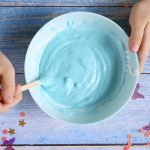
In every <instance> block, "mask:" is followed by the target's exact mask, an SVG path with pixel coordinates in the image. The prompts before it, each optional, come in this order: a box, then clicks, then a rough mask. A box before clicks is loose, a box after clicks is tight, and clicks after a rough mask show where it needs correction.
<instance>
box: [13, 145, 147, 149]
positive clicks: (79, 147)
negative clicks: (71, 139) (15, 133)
mask: <svg viewBox="0 0 150 150" xmlns="http://www.w3.org/2000/svg"><path fill="white" fill-rule="evenodd" d="M13 147H14V148H15V150H122V147H123V146H13ZM131 149H132V150H149V147H147V146H132V147H131Z"/></svg>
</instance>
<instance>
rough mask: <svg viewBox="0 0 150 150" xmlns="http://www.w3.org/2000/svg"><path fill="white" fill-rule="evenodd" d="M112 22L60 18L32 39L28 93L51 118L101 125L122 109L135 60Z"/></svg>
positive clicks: (132, 80)
mask: <svg viewBox="0 0 150 150" xmlns="http://www.w3.org/2000/svg"><path fill="white" fill-rule="evenodd" d="M127 43H128V37H127V35H126V34H125V32H124V31H123V30H122V29H121V28H120V27H119V26H118V25H117V24H115V23H114V22H112V21H111V20H109V19H107V18H105V17H103V16H101V15H97V14H93V13H88V12H75V13H68V14H65V15H62V16H59V17H57V18H55V19H53V20H51V21H50V22H48V23H47V24H46V25H44V26H43V27H42V28H41V29H40V30H39V31H38V33H37V34H36V35H35V36H34V38H33V40H32V41H31V43H30V46H29V48H28V51H27V55H26V60H25V77H26V81H27V82H31V81H34V80H40V83H41V86H39V87H36V88H33V89H31V90H30V93H31V95H32V97H33V98H34V100H35V101H36V103H37V104H38V105H39V106H40V107H41V109H43V110H44V111H45V112H46V113H48V114H49V115H51V116H53V117H55V118H57V119H60V120H63V121H67V122H70V123H77V124H87V123H94V122H98V121H102V120H104V119H106V118H108V117H110V116H112V115H113V114H115V113H116V112H118V111H119V110H120V108H122V106H123V105H124V104H125V103H126V102H127V101H128V99H129V97H130V96H131V94H132V93H133V89H134V88H135V84H136V82H137V72H138V62H137V56H136V54H133V53H131V52H130V50H129V49H128V45H127Z"/></svg>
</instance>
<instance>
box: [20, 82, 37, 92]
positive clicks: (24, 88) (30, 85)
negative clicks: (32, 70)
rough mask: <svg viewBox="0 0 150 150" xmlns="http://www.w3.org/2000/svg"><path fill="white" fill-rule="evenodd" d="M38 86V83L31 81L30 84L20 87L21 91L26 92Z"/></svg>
mask: <svg viewBox="0 0 150 150" xmlns="http://www.w3.org/2000/svg"><path fill="white" fill-rule="evenodd" d="M39 85H40V82H39V81H38V80H37V81H33V82H31V83H28V84H25V85H23V86H22V87H21V91H22V92H23V91H26V90H29V89H31V88H33V87H36V86H39Z"/></svg>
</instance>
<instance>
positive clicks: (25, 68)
mask: <svg viewBox="0 0 150 150" xmlns="http://www.w3.org/2000/svg"><path fill="white" fill-rule="evenodd" d="M68 15H70V16H72V15H73V16H74V15H78V16H79V15H93V16H96V17H101V18H102V19H104V20H106V21H107V22H109V23H110V24H112V25H114V26H116V27H117V28H118V29H119V30H121V31H122V33H123V32H124V30H123V29H122V28H121V27H120V26H119V25H118V24H116V23H115V22H114V21H112V20H111V19H109V18H106V17H105V16H102V15H100V14H96V13H92V12H86V11H84V12H71V13H65V14H63V15H60V16H58V17H56V18H54V19H52V20H50V21H48V22H47V23H46V24H45V25H44V26H42V27H41V28H40V29H39V30H38V32H37V33H36V34H35V35H34V37H33V38H32V40H31V42H30V44H29V47H28V49H27V53H26V56H25V64H24V70H25V80H26V82H27V83H29V82H31V81H30V77H29V72H28V71H29V69H28V68H29V66H30V59H29V58H30V57H31V56H30V54H31V51H32V48H31V47H32V46H33V40H35V39H36V38H37V36H39V35H40V34H41V33H42V30H44V27H45V26H48V25H49V24H50V23H51V22H52V21H53V22H55V20H56V19H59V18H63V17H66V16H68ZM124 35H125V36H126V39H128V36H127V34H126V33H125V32H124ZM131 55H132V56H133V58H134V60H133V62H134V65H135V67H136V68H135V69H136V74H135V75H134V77H133V78H132V79H133V80H134V81H133V83H132V85H130V86H132V88H130V89H131V90H130V91H129V93H128V95H126V101H125V102H124V104H123V105H121V107H120V108H119V109H117V111H115V112H113V113H112V114H111V115H109V116H107V117H106V118H103V119H101V120H98V121H94V122H85V123H83V122H82V123H81V122H73V121H68V120H64V119H62V118H59V117H58V116H56V115H55V113H53V112H49V111H48V110H46V109H45V108H44V107H43V105H42V104H41V103H40V102H39V101H38V100H37V96H36V94H35V93H36V92H37V91H36V90H35V89H34V88H33V89H30V90H29V92H30V94H31V96H32V98H33V100H34V101H35V102H36V104H37V105H38V106H39V107H40V108H41V109H42V110H43V111H44V112H45V113H47V114H48V115H50V116H52V117H53V118H55V119H57V120H60V121H63V122H65V123H69V124H76V125H91V124H97V123H99V122H102V121H104V120H107V119H109V118H111V117H112V116H114V115H116V114H117V113H119V112H120V111H121V110H122V109H123V108H124V107H125V106H126V105H127V103H128V101H129V100H130V97H131V96H132V94H133V92H134V89H135V86H136V84H137V81H138V70H139V68H138V58H137V54H135V53H134V54H131ZM128 84H131V83H128Z"/></svg>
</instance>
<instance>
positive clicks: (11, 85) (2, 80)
mask: <svg viewBox="0 0 150 150" xmlns="http://www.w3.org/2000/svg"><path fill="white" fill-rule="evenodd" d="M0 85H1V88H0V112H5V111H7V110H8V109H9V108H11V107H13V106H14V105H16V104H17V103H18V102H19V101H20V100H21V99H22V93H21V86H20V85H15V71H14V68H13V66H12V64H11V63H10V61H9V60H8V58H7V57H6V56H4V55H3V54H2V53H1V52H0Z"/></svg>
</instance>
